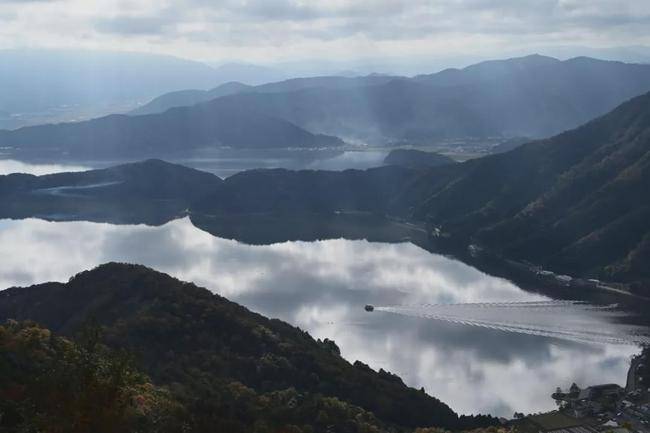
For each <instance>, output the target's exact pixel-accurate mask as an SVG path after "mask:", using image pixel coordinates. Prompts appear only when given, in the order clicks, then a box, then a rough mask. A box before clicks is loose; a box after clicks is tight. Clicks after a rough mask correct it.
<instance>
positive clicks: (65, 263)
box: [0, 219, 638, 417]
mask: <svg viewBox="0 0 650 433" xmlns="http://www.w3.org/2000/svg"><path fill="white" fill-rule="evenodd" d="M0 257H2V260H0V288H6V287H10V286H24V285H29V284H33V283H39V282H45V281H67V279H68V278H69V277H70V276H72V275H74V274H75V273H77V272H80V271H82V270H86V269H89V268H92V267H94V266H96V265H98V264H101V263H105V262H108V261H123V262H132V263H141V264H144V265H147V266H151V267H153V268H155V269H158V270H160V271H163V272H166V273H169V274H171V275H173V276H175V277H178V278H180V279H183V280H187V281H193V282H195V283H196V284H198V285H200V286H204V287H206V288H208V289H210V290H212V291H214V292H215V293H219V294H220V295H222V296H225V297H227V298H229V299H230V300H233V301H235V302H238V303H241V304H243V305H245V306H247V307H248V308H250V309H252V310H254V311H257V312H260V313H262V314H264V315H266V316H270V317H276V318H280V319H283V320H285V321H287V322H289V323H291V324H293V325H296V326H299V327H300V328H302V329H305V330H307V331H309V333H310V334H311V335H312V336H314V337H315V338H325V337H327V338H330V339H333V340H335V341H336V343H337V344H338V345H339V347H340V348H341V353H342V356H344V357H345V358H346V359H348V360H349V361H351V362H353V361H355V360H361V361H362V362H365V363H367V364H369V365H370V366H371V367H372V368H374V369H379V368H383V369H385V370H388V371H391V372H393V373H396V374H398V375H399V376H401V377H402V378H403V380H404V381H405V382H406V383H407V384H408V385H410V386H413V387H417V388H420V387H424V389H425V390H426V391H427V392H429V393H430V394H431V395H433V396H435V397H437V398H440V399H441V400H443V401H444V402H446V403H448V404H449V405H450V406H451V407H452V408H453V409H454V410H456V411H458V412H460V413H472V412H482V413H490V414H493V415H499V416H506V417H510V416H512V414H513V412H515V411H518V412H525V413H529V412H537V411H542V410H549V409H552V408H554V402H553V401H552V400H551V398H550V394H551V393H552V392H553V391H554V390H555V388H556V387H557V386H561V387H563V388H565V387H568V386H569V385H570V384H571V383H572V382H574V381H575V382H577V383H578V384H579V385H581V386H587V385H591V384H599V383H610V382H615V383H619V384H622V385H624V384H625V378H626V372H627V367H628V364H629V358H630V356H631V355H632V354H634V353H636V352H638V348H637V347H634V346H626V345H613V344H602V343H593V344H587V343H581V342H575V341H567V340H562V339H555V338H549V337H544V336H537V335H526V334H520V333H511V332H504V331H503V330H498V329H488V328H484V327H477V326H465V325H462V324H458V323H449V322H446V321H440V320H432V319H431V318H425V317H415V315H404V314H394V313H389V312H387V311H381V308H384V307H386V308H388V309H390V306H393V308H394V309H395V310H396V311H398V310H399V307H395V306H399V305H402V306H404V305H405V306H411V307H413V308H412V311H416V312H417V311H420V312H422V311H424V312H426V311H429V309H430V308H433V307H430V306H427V305H423V304H458V303H482V304H481V305H483V304H484V303H497V302H509V303H511V302H533V301H540V302H542V303H543V305H546V304H544V302H546V301H548V298H545V297H543V296H541V295H538V294H532V293H529V292H526V291H523V290H521V289H520V288H518V287H517V286H516V285H514V284H512V283H511V282H509V281H507V280H504V279H500V278H495V277H492V276H489V275H486V274H484V273H482V272H479V271H478V270H476V269H474V268H472V267H469V266H467V265H465V264H463V263H461V262H459V261H456V260H452V259H449V258H446V257H444V256H441V255H436V254H431V253H429V252H427V251H425V250H423V249H421V248H419V247H417V246H415V245H412V244H410V243H394V244H388V243H370V242H367V241H362V240H361V241H351V240H344V239H337V240H327V241H316V242H283V243H277V244H272V245H267V246H251V245H246V244H243V243H240V242H237V241H233V240H226V239H221V238H218V237H214V236H212V235H210V234H208V233H206V232H204V231H201V230H199V229H197V228H196V227H195V226H193V225H192V224H191V222H190V221H189V219H179V220H175V221H172V222H170V223H167V224H165V225H162V226H159V227H149V226H144V225H111V224H100V223H90V222H47V221H42V220H37V219H26V220H20V221H12V220H0ZM366 304H372V305H375V306H378V307H379V308H377V309H376V310H375V311H374V312H372V313H368V312H365V311H364V305H366ZM436 308H439V307H436ZM544 308H545V309H546V308H547V307H544ZM563 308H564V307H563ZM482 311H485V310H482ZM544 311H545V310H544ZM542 312H543V311H542ZM565 313H566V312H565ZM549 314H552V313H549ZM416 315H417V314H416ZM569 315H570V314H566V315H565V316H562V315H552V316H548V315H547V316H545V317H546V319H544V320H547V319H548V317H551V318H552V320H553V321H557V323H554V324H553V326H554V327H558V326H560V327H561V326H562V324H563V321H564V320H566V321H567V325H566V326H570V325H571V323H569V322H572V321H575V320H574V319H575V318H572V317H569ZM501 319H502V321H507V320H508V318H507V317H506V318H501ZM589 320H591V322H589V323H590V326H591V327H594V326H596V327H599V328H600V327H602V329H613V330H614V332H615V331H616V329H615V328H612V326H613V325H612V324H611V323H609V322H608V320H607V316H602V317H601V316H594V317H593V318H590V319H589ZM600 320H602V322H600Z"/></svg>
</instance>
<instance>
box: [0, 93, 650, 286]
mask: <svg viewBox="0 0 650 433" xmlns="http://www.w3.org/2000/svg"><path fill="white" fill-rule="evenodd" d="M172 111H173V110H172ZM144 117H146V116H144ZM649 161H650V93H648V94H645V95H642V96H639V97H636V98H633V99H631V100H630V101H628V102H626V103H624V104H622V105H621V106H619V107H618V108H616V109H615V110H613V111H612V112H611V113H608V114H607V115H604V116H602V117H600V118H597V119H595V120H592V121H590V122H588V123H586V124H585V125H583V126H581V127H579V128H576V129H574V130H571V131H567V132H564V133H562V134H559V135H557V136H554V137H551V138H548V139H544V140H539V141H534V142H531V143H528V144H524V145H522V146H520V147H517V148H515V149H514V150H511V151H509V152H505V153H501V154H497V155H492V156H487V157H484V158H479V159H475V160H470V161H466V162H464V163H458V164H447V165H443V166H439V167H433V168H426V169H411V168H407V167H399V166H386V167H380V168H375V169H369V170H345V171H341V172H328V171H310V170H303V171H290V170H283V169H275V170H252V171H246V172H242V173H239V174H237V175H234V176H231V177H229V178H227V179H226V180H224V181H221V180H220V179H219V178H217V177H216V176H212V175H209V174H207V173H201V172H199V171H196V170H191V169H187V168H184V167H181V166H177V165H172V164H168V163H164V162H162V161H147V162H144V163H141V164H135V165H131V166H126V167H127V168H124V167H116V168H111V169H107V170H106V171H90V172H86V173H76V174H56V175H51V176H44V177H34V176H26V175H11V176H3V177H0V194H2V196H3V197H4V198H3V202H4V203H6V205H5V206H3V216H11V217H26V216H34V215H57V214H60V213H63V214H66V213H67V214H72V215H75V217H74V219H83V218H88V215H94V216H93V219H101V218H106V217H107V215H108V216H111V215H113V213H114V214H119V212H118V211H119V210H120V209H121V208H122V207H123V205H122V204H121V203H122V200H124V202H129V203H134V204H137V206H134V207H133V209H137V211H135V210H131V213H130V214H128V215H130V217H129V220H130V221H133V220H137V218H143V215H145V216H147V217H148V218H151V219H152V220H159V221H160V220H163V221H164V220H165V219H169V218H172V217H174V216H175V215H179V214H183V211H184V210H185V209H188V210H189V212H190V213H191V214H192V215H193V218H197V219H198V218H202V219H204V220H205V219H206V218H209V217H214V216H220V217H224V216H227V217H235V216H238V218H240V219H241V217H242V216H255V215H258V216H260V215H267V216H268V215H272V214H277V215H280V216H282V215H292V214H293V215H297V214H301V213H305V212H306V213H311V214H320V215H329V216H330V217H331V216H332V215H336V214H337V213H341V212H344V213H354V212H365V213H369V214H374V215H385V214H388V215H392V216H395V217H399V218H405V219H410V220H413V221H419V222H423V223H426V224H427V226H428V228H429V230H434V229H435V230H436V231H437V232H441V233H444V234H445V235H446V236H448V237H450V238H451V239H453V240H454V241H455V243H456V244H458V245H464V246H465V247H466V246H467V245H469V244H478V245H481V246H483V247H485V248H487V249H490V250H491V251H495V252H497V253H498V254H501V255H503V256H504V257H507V258H514V259H517V260H524V261H528V262H531V263H534V264H537V265H539V266H542V267H545V268H549V269H551V270H554V271H557V272H563V273H568V274H571V275H580V276H585V277H594V278H603V279H608V280H617V281H625V282H638V281H642V280H648V279H650V274H648V268H647V266H646V264H647V263H648V258H649V257H650V225H648V224H649V223H648V222H649V221H650V218H648V217H649V216H650V213H649V212H650V211H649V209H650V202H649V201H648V195H647V194H646V191H647V190H648V187H649V186H650V162H649ZM131 172H132V173H137V175H133V176H134V177H125V176H126V174H125V173H131ZM151 179H164V180H166V182H161V183H160V187H156V185H157V181H154V180H151ZM174 181H177V182H178V185H175V184H174ZM132 182H135V183H133V184H132ZM140 183H144V185H149V186H148V187H147V188H141V187H138V186H137V185H139V184H140ZM183 185H184V186H183ZM166 191H169V194H167V193H166ZM130 197H132V198H133V200H126V199H129V198H130ZM158 198H164V199H165V201H164V203H165V204H164V206H163V205H162V204H161V202H160V201H158V200H157V199H158ZM102 203H103V205H102ZM106 206H108V208H107V207H106ZM111 206H114V208H113V207H111ZM63 210H65V212H60V211H63ZM93 212H94V214H93ZM102 212H105V214H103V213H102ZM111 212H113V213H111ZM161 215H162V216H161ZM154 217H155V218H154ZM68 218H70V217H69V216H68ZM281 218H282V217H281ZM123 220H124V219H123ZM285 220H286V221H290V219H286V218H285ZM250 223H251V224H253V225H254V224H255V222H254V218H252V219H250Z"/></svg>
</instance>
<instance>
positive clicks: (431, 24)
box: [0, 0, 650, 63]
mask: <svg viewBox="0 0 650 433" xmlns="http://www.w3.org/2000/svg"><path fill="white" fill-rule="evenodd" d="M567 44H568V45H583V46H593V47H607V46H627V45H650V0H621V1H615V0H322V1H320V0H0V48H25V47H32V48H35V47H38V48H42V47H48V48H93V49H111V50H128V51H149V52H156V53H166V54H173V55H177V56H180V57H186V58H193V59H197V60H216V61H218V60H245V61H251V62H262V63H273V62H278V61H286V60H307V59H316V58H321V59H328V60H342V59H343V60H345V59H354V58H364V57H374V58H378V57H384V56H385V57H400V56H421V55H426V56H443V57H449V56H454V55H461V54H462V55H474V54H478V53H488V54H491V53H495V54H497V55H498V54H499V53H508V52H517V51H530V52H534V51H535V47H538V46H549V45H551V46H553V45H567Z"/></svg>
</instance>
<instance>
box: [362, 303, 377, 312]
mask: <svg viewBox="0 0 650 433" xmlns="http://www.w3.org/2000/svg"><path fill="white" fill-rule="evenodd" d="M364 308H365V310H366V311H367V312H369V313H370V312H372V311H375V307H373V306H372V305H370V304H368V305H366V306H365V307H364Z"/></svg>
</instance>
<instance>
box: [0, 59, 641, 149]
mask: <svg viewBox="0 0 650 433" xmlns="http://www.w3.org/2000/svg"><path fill="white" fill-rule="evenodd" d="M648 90H650V65H636V64H626V63H621V62H612V61H601V60H596V59H590V58H574V59H570V60H566V61H559V60H557V59H554V58H550V57H543V56H538V55H534V56H528V57H522V58H515V59H508V60H498V61H488V62H483V63H479V64H476V65H473V66H469V67H467V68H464V69H447V70H444V71H442V72H439V73H436V74H431V75H420V76H416V77H412V78H405V77H394V76H386V75H369V76H365V77H313V78H298V79H291V80H285V81H280V82H277V83H269V84H263V85H259V86H254V87H253V86H247V85H244V84H240V83H228V84H225V85H222V86H220V87H217V88H214V89H213V90H211V91H201V90H195V91H183V92H176V93H173V94H167V95H163V96H161V97H159V98H157V99H155V100H153V101H152V102H150V103H149V104H147V105H145V106H143V107H140V108H139V109H138V110H136V112H135V114H145V113H147V114H146V115H130V116H127V115H112V116H107V117H103V118H98V119H94V120H90V121H85V122H77V123H63V124H50V125H42V126H34V127H26V128H21V129H19V130H15V131H0V146H2V147H6V148H9V152H10V154H11V155H12V156H13V157H17V158H25V157H29V156H31V155H34V154H37V155H39V156H41V157H43V158H69V159H74V158H77V159H84V158H91V159H92V158H96V159H111V158H112V159H115V158H143V157H165V158H174V157H176V158H178V157H188V156H193V155H195V153H196V152H197V151H199V152H200V151H202V150H206V149H208V150H210V149H224V148H232V149H260V148H312V149H313V148H327V147H337V146H341V145H342V144H343V142H342V141H341V140H340V139H338V138H335V136H336V137H344V138H351V139H354V140H359V139H360V140H362V141H366V142H370V143H381V144H386V143H393V142H401V143H403V142H407V143H416V144H417V143H432V142H434V143H435V142H440V141H444V140H447V139H455V140H460V141H462V140H463V139H467V138H472V139H477V138H479V139H480V138H490V137H492V138H493V137H505V138H508V137H522V136H525V137H545V136H549V135H552V134H556V133H559V132H561V131H563V130H566V129H570V128H573V127H576V126H578V125H580V124H582V123H584V122H587V121H589V120H591V119H593V118H594V117H597V116H599V115H602V114H604V113H606V112H607V111H609V110H611V109H613V108H614V107H615V106H616V105H618V104H620V103H621V102H623V101H625V100H627V99H629V98H631V97H633V96H636V95H639V94H641V93H644V92H647V91H648ZM211 98H212V99H211ZM177 104H180V105H181V106H178V107H175V108H173V107H174V106H176V105H177ZM185 104H187V105H185ZM132 114H133V113H132ZM461 145H462V144H461ZM25 155H27V156H25Z"/></svg>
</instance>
